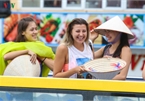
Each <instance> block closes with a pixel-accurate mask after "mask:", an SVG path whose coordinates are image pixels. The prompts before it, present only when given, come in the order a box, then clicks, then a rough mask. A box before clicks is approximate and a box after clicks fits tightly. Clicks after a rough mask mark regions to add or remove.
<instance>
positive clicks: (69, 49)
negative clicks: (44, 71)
mask: <svg viewBox="0 0 145 101" xmlns="http://www.w3.org/2000/svg"><path fill="white" fill-rule="evenodd" d="M92 59H93V52H92V50H91V47H90V46H89V28H88V23H87V22H86V21H85V20H84V19H81V18H76V19H74V20H73V21H71V22H70V24H69V25H68V28H67V33H66V35H65V38H64V43H62V44H60V45H59V46H58V48H57V50H56V57H55V60H54V71H53V72H54V77H63V78H69V77H70V78H77V77H78V75H79V76H80V74H81V73H83V72H86V69H85V68H84V67H83V66H82V65H83V64H84V63H85V62H87V61H89V60H92ZM83 75H84V76H85V78H86V74H83Z"/></svg>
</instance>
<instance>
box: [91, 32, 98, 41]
mask: <svg viewBox="0 0 145 101" xmlns="http://www.w3.org/2000/svg"><path fill="white" fill-rule="evenodd" d="M90 34H91V35H90V40H92V42H94V41H95V39H96V38H98V36H99V34H98V33H97V32H95V31H94V30H92V31H91V32H90Z"/></svg>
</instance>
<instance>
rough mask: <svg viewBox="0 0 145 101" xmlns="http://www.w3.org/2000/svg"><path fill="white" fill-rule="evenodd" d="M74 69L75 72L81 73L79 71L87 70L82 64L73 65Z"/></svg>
mask: <svg viewBox="0 0 145 101" xmlns="http://www.w3.org/2000/svg"><path fill="white" fill-rule="evenodd" d="M75 71H76V73H77V74H81V73H84V72H87V70H86V69H85V67H84V66H77V67H75Z"/></svg>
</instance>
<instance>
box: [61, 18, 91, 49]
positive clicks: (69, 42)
mask: <svg viewBox="0 0 145 101" xmlns="http://www.w3.org/2000/svg"><path fill="white" fill-rule="evenodd" d="M78 24H79V25H81V24H84V25H85V26H86V28H87V38H86V39H85V42H86V43H88V41H89V26H88V23H87V22H86V20H84V19H82V18H75V19H73V20H72V21H71V22H70V23H69V25H68V27H67V31H66V34H65V36H64V40H63V42H64V43H65V44H66V45H68V46H71V45H73V43H74V39H73V37H72V30H73V27H74V25H78Z"/></svg>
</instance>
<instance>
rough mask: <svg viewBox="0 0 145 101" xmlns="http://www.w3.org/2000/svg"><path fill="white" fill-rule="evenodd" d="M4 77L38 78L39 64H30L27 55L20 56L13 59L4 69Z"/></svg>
mask: <svg viewBox="0 0 145 101" xmlns="http://www.w3.org/2000/svg"><path fill="white" fill-rule="evenodd" d="M3 75H6V76H30V77H39V76H40V64H39V62H38V60H37V61H36V64H32V63H31V61H30V56H29V55H21V56H18V57H16V58H15V59H13V60H12V61H11V62H10V63H9V64H8V66H7V67H6V69H5V71H4V74H3Z"/></svg>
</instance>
